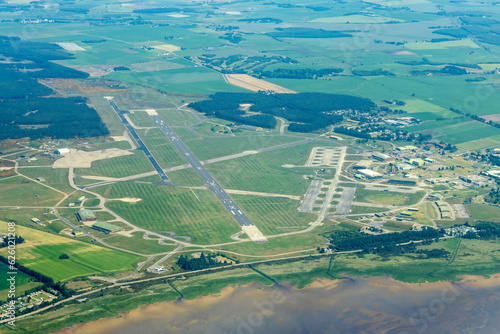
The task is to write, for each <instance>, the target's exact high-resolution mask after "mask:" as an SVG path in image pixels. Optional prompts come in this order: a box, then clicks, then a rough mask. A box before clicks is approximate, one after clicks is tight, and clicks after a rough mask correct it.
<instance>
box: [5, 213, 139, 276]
mask: <svg viewBox="0 0 500 334" xmlns="http://www.w3.org/2000/svg"><path fill="white" fill-rule="evenodd" d="M0 231H1V232H0V233H4V234H6V233H7V223H5V222H0ZM16 234H18V235H21V236H23V238H24V239H25V242H24V243H22V244H19V245H17V246H16V260H17V261H18V262H19V263H20V264H22V265H24V266H26V267H28V268H30V269H33V270H35V271H38V272H40V273H42V274H44V275H47V276H49V277H52V278H53V279H54V281H65V280H68V279H70V278H73V277H77V276H82V275H92V274H97V273H106V272H116V271H122V270H131V269H134V263H136V262H138V261H140V260H142V259H144V258H143V257H141V256H137V255H133V254H128V253H124V252H120V251H116V250H112V249H108V248H104V247H100V246H97V245H91V244H87V243H85V242H81V241H77V240H72V239H69V238H65V237H62V236H59V235H54V234H50V233H46V232H42V231H38V230H34V229H30V228H28V227H24V226H21V225H16ZM63 253H65V254H68V255H69V257H70V258H69V259H67V260H60V259H59V256H60V255H61V254H63ZM0 254H2V255H3V256H6V255H7V249H2V250H0Z"/></svg>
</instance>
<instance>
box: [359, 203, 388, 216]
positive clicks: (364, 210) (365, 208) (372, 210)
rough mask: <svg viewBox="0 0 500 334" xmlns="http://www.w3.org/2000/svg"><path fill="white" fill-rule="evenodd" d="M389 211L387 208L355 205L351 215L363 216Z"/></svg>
mask: <svg viewBox="0 0 500 334" xmlns="http://www.w3.org/2000/svg"><path fill="white" fill-rule="evenodd" d="M388 210H389V209H385V208H372V207H370V206H360V205H353V206H352V207H351V214H353V215H354V214H363V213H377V212H385V211H388Z"/></svg>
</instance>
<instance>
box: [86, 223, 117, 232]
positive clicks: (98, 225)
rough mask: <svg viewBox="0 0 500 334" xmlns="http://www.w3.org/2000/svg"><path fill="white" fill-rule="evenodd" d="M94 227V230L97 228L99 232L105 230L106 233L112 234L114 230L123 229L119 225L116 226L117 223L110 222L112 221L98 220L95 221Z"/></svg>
mask: <svg viewBox="0 0 500 334" xmlns="http://www.w3.org/2000/svg"><path fill="white" fill-rule="evenodd" d="M92 228H93V229H94V230H97V231H99V232H103V233H106V234H110V233H112V232H118V231H121V230H123V229H122V228H121V227H119V226H116V225H113V224H110V223H106V222H96V223H94V224H93V225H92Z"/></svg>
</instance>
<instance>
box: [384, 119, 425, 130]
mask: <svg viewBox="0 0 500 334" xmlns="http://www.w3.org/2000/svg"><path fill="white" fill-rule="evenodd" d="M384 123H385V124H387V125H391V126H397V127H401V128H404V127H407V126H411V125H416V124H418V123H419V120H418V119H416V118H415V117H397V118H387V119H385V120H384Z"/></svg>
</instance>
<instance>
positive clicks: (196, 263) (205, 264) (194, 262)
mask: <svg viewBox="0 0 500 334" xmlns="http://www.w3.org/2000/svg"><path fill="white" fill-rule="evenodd" d="M216 256H217V255H216V254H208V255H205V253H203V252H202V253H201V255H200V257H199V258H188V257H187V256H184V255H181V256H180V257H179V259H178V260H177V265H178V266H179V267H181V269H183V270H201V269H206V268H210V267H215V266H222V265H225V264H228V263H227V261H224V262H217V261H216V260H215V257H216Z"/></svg>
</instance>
